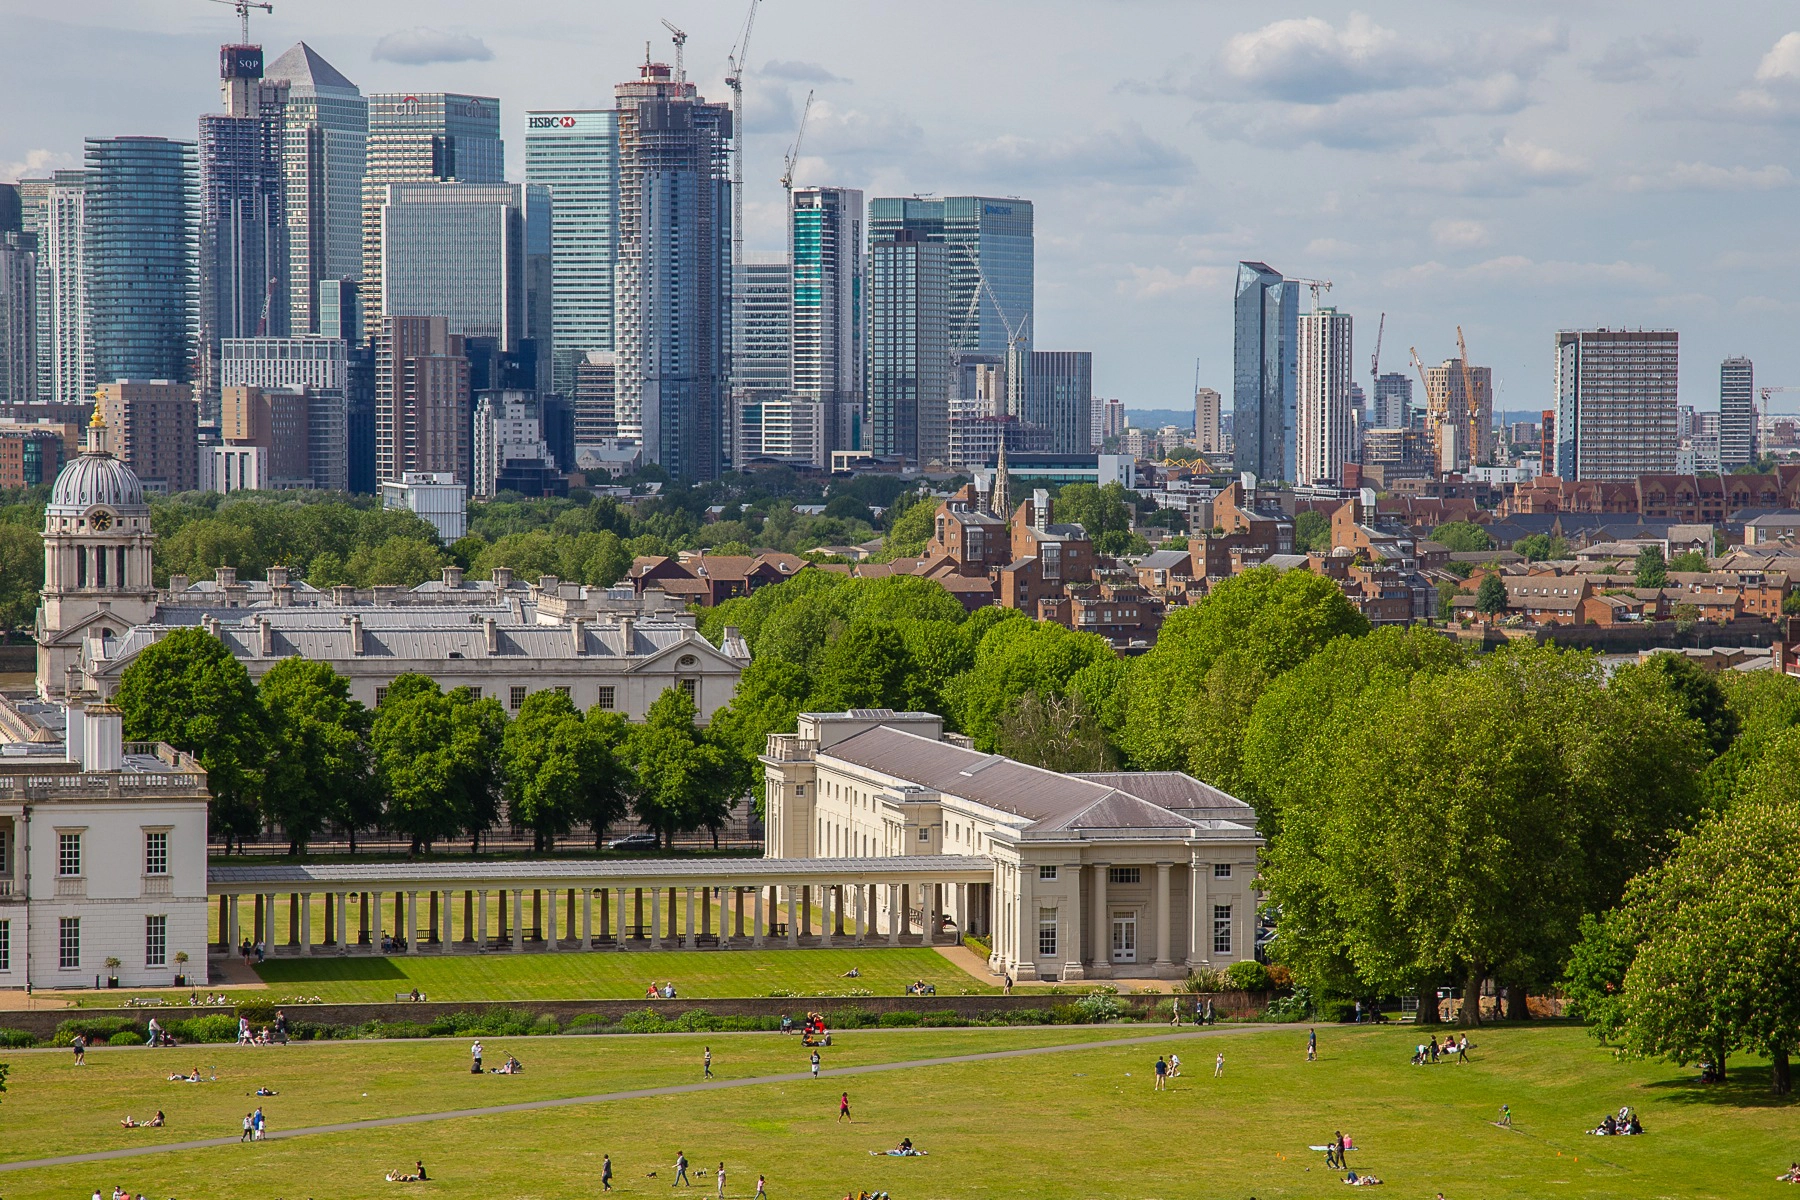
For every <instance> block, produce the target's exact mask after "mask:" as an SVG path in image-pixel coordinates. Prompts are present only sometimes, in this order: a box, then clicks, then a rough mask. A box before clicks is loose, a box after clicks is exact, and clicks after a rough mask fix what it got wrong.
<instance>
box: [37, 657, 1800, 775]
mask: <svg viewBox="0 0 1800 1200" xmlns="http://www.w3.org/2000/svg"><path fill="white" fill-rule="evenodd" d="M1780 661H1781V660H1780V658H1779V656H1778V657H1777V658H1776V662H1777V663H1779V662H1780ZM86 706H87V705H86V701H84V700H83V699H82V698H81V696H80V695H79V694H78V693H77V692H76V690H75V688H74V687H73V686H71V687H70V688H69V699H68V702H67V703H66V704H64V705H63V759H64V760H65V761H67V762H72V763H78V762H81V761H82V747H83V746H84V745H86V741H85V739H84V737H83V735H84V734H85V733H86V732H87V713H86V711H85V709H86Z"/></svg>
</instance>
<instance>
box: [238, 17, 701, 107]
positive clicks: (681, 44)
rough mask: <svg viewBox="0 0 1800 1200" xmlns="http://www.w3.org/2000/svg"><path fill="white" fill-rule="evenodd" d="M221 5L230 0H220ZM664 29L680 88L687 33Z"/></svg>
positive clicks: (666, 21)
mask: <svg viewBox="0 0 1800 1200" xmlns="http://www.w3.org/2000/svg"><path fill="white" fill-rule="evenodd" d="M219 2H220V3H221V4H224V3H227V2H228V0H219ZM663 28H664V29H666V30H668V31H669V40H670V41H672V42H674V43H675V86H676V87H678V88H679V87H680V86H681V85H682V84H684V83H686V82H687V31H686V30H684V29H679V28H677V27H676V25H675V22H673V21H671V20H669V18H667V17H664V18H663Z"/></svg>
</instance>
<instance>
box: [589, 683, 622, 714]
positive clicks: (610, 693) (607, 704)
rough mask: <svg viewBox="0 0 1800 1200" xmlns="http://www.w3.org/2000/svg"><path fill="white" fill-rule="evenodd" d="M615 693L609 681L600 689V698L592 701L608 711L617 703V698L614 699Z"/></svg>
mask: <svg viewBox="0 0 1800 1200" xmlns="http://www.w3.org/2000/svg"><path fill="white" fill-rule="evenodd" d="M616 695H617V693H616V692H615V691H614V690H613V686H612V685H611V684H610V683H609V684H607V685H605V686H604V687H602V688H601V689H600V699H598V700H596V701H595V702H594V703H595V704H596V705H597V706H598V707H600V708H604V709H606V710H608V711H609V712H610V711H611V710H612V708H613V706H614V705H615V704H616V703H617V700H616V699H615V697H616Z"/></svg>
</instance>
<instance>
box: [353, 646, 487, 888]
mask: <svg viewBox="0 0 1800 1200" xmlns="http://www.w3.org/2000/svg"><path fill="white" fill-rule="evenodd" d="M505 729H506V713H505V710H504V709H502V708H501V707H500V702H499V701H497V700H495V699H493V698H492V697H489V698H486V699H481V700H477V699H475V697H474V696H473V695H472V694H471V693H470V692H469V691H468V689H466V688H457V689H455V690H454V691H452V692H450V693H449V694H445V693H444V692H443V691H441V690H440V689H439V688H438V685H437V683H436V682H435V681H434V680H432V679H431V678H430V677H428V676H425V675H401V676H398V677H397V678H396V679H395V680H394V682H393V683H392V684H390V685H389V687H388V692H387V696H386V698H385V699H383V700H382V702H381V705H380V707H378V708H377V709H376V710H375V718H374V722H373V725H372V727H371V729H370V735H369V740H370V744H371V745H372V747H373V748H374V752H375V765H376V770H377V772H378V774H379V778H380V780H381V783H382V786H383V788H384V790H385V792H386V794H387V811H386V823H387V825H388V827H389V828H391V829H393V830H395V831H396V832H399V833H403V834H405V835H407V837H409V838H410V839H412V849H413V853H415V854H416V853H418V852H419V850H421V849H423V848H427V847H429V846H430V845H431V843H433V842H438V841H445V840H447V839H449V838H452V837H455V836H457V835H458V834H467V835H468V836H469V837H470V838H472V839H475V840H477V841H478V840H479V839H480V836H481V835H482V834H483V833H485V832H486V831H487V830H488V829H489V828H491V827H492V826H493V824H494V822H495V820H496V819H497V818H498V816H499V804H500V796H501V792H500V784H501V778H502V775H501V757H502V751H503V740H504V737H505Z"/></svg>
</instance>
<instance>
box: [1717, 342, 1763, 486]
mask: <svg viewBox="0 0 1800 1200" xmlns="http://www.w3.org/2000/svg"><path fill="white" fill-rule="evenodd" d="M1755 461H1756V366H1755V364H1753V363H1752V362H1751V361H1750V360H1749V359H1747V358H1742V357H1739V358H1728V359H1726V360H1725V361H1724V362H1722V363H1720V364H1719V467H1720V469H1721V470H1724V471H1735V470H1736V469H1737V468H1739V467H1741V466H1744V465H1745V464H1747V463H1752V462H1755Z"/></svg>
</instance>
